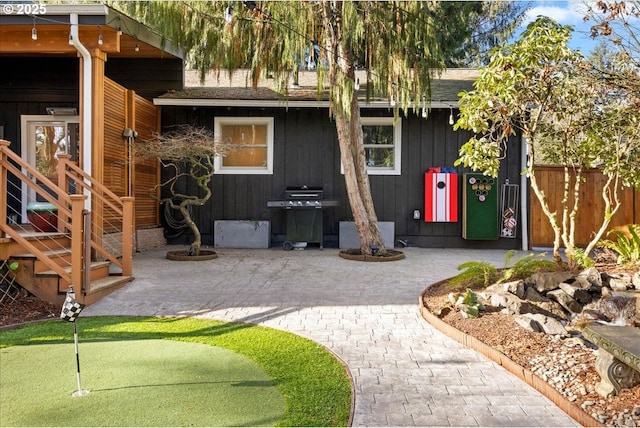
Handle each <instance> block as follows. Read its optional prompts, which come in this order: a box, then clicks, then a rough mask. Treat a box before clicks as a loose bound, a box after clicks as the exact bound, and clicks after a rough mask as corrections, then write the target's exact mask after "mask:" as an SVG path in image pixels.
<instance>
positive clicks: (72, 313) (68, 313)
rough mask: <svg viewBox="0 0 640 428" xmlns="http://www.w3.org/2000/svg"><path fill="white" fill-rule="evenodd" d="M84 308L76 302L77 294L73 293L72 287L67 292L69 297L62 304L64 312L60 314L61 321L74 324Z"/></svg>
mask: <svg viewBox="0 0 640 428" xmlns="http://www.w3.org/2000/svg"><path fill="white" fill-rule="evenodd" d="M83 308H84V305H83V304H82V303H80V302H78V301H76V293H75V292H74V291H73V286H70V287H69V289H68V290H67V297H66V298H65V299H64V303H63V304H62V312H61V313H60V319H62V320H64V321H69V322H74V321H75V320H76V318H78V315H80V312H81V311H82V309H83Z"/></svg>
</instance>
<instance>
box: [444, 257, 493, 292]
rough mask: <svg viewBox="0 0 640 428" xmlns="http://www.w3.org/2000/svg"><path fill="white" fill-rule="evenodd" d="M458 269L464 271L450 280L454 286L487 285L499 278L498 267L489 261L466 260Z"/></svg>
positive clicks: (450, 283)
mask: <svg viewBox="0 0 640 428" xmlns="http://www.w3.org/2000/svg"><path fill="white" fill-rule="evenodd" d="M458 270H462V272H460V273H459V274H458V275H456V276H454V277H453V278H451V280H450V281H449V285H451V286H452V287H454V288H464V287H471V286H484V287H487V286H489V285H491V284H492V283H493V282H494V281H496V279H498V269H497V268H496V267H495V266H493V265H492V264H491V263H489V262H478V261H470V262H465V263H462V264H461V265H459V266H458Z"/></svg>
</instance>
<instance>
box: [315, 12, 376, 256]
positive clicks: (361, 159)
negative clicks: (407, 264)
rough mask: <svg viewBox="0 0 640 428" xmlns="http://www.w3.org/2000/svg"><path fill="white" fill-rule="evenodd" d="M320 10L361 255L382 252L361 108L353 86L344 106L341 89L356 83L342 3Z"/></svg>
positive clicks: (335, 116) (339, 135)
mask: <svg viewBox="0 0 640 428" xmlns="http://www.w3.org/2000/svg"><path fill="white" fill-rule="evenodd" d="M324 6H325V7H323V9H322V10H323V21H324V22H323V25H324V27H325V29H326V34H327V52H328V54H327V56H328V64H329V83H330V85H331V88H332V91H331V103H332V112H333V116H334V119H335V121H336V131H337V134H338V143H339V146H340V159H341V160H342V166H343V169H344V180H345V186H346V189H347V196H348V198H349V204H350V205H351V212H352V214H353V219H354V222H355V225H356V230H357V231H358V236H359V238H360V251H361V252H362V254H372V251H373V248H374V247H376V248H377V249H378V251H380V252H384V251H385V248H384V243H383V241H382V235H381V234H380V228H379V227H378V217H377V216H376V212H375V208H374V206H373V197H372V195H371V186H370V183H369V174H368V172H367V165H366V156H365V150H364V138H363V135H362V124H361V120H360V106H359V104H358V98H357V94H356V93H355V89H354V88H353V86H350V88H351V89H350V90H351V94H348V95H349V97H350V98H349V99H350V103H349V105H348V106H344V105H343V104H342V103H341V101H342V96H343V94H341V93H340V90H339V89H338V88H343V90H349V89H344V88H345V85H341V84H340V83H341V82H339V79H340V78H341V79H345V78H346V79H350V80H351V81H355V71H354V67H353V58H352V52H351V51H350V50H348V49H345V48H344V46H343V43H342V22H341V20H340V16H341V10H340V9H341V7H342V4H341V2H338V1H334V2H327V3H325V5H324Z"/></svg>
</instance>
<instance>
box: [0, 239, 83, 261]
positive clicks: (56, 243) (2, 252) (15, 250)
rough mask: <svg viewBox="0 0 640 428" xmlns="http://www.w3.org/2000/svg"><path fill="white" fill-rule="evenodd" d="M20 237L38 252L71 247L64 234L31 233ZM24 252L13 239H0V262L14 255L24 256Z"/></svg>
mask: <svg viewBox="0 0 640 428" xmlns="http://www.w3.org/2000/svg"><path fill="white" fill-rule="evenodd" d="M22 237H23V238H24V239H26V240H27V241H29V242H30V243H31V244H32V245H33V246H34V247H36V248H37V249H38V250H40V251H48V250H51V249H52V248H66V247H70V246H71V240H70V239H69V235H67V234H64V233H33V234H25V235H22ZM24 252H25V249H24V248H23V247H22V246H21V245H20V244H18V243H17V242H16V241H14V240H13V238H9V237H5V238H0V260H7V259H9V258H11V256H13V255H14V254H24Z"/></svg>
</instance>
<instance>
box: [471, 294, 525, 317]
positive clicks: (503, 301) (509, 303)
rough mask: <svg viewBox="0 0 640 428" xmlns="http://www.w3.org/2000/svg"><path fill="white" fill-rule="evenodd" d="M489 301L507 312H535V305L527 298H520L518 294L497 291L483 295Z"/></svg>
mask: <svg viewBox="0 0 640 428" xmlns="http://www.w3.org/2000/svg"><path fill="white" fill-rule="evenodd" d="M483 297H484V298H485V299H486V301H487V303H488V304H489V305H491V306H493V307H495V308H498V309H501V310H502V312H503V313H506V314H524V313H530V312H535V309H534V308H533V305H532V304H531V303H529V302H527V301H526V300H522V299H520V298H519V297H518V296H516V295H514V294H511V293H505V292H495V293H489V294H488V295H486V296H483Z"/></svg>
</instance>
